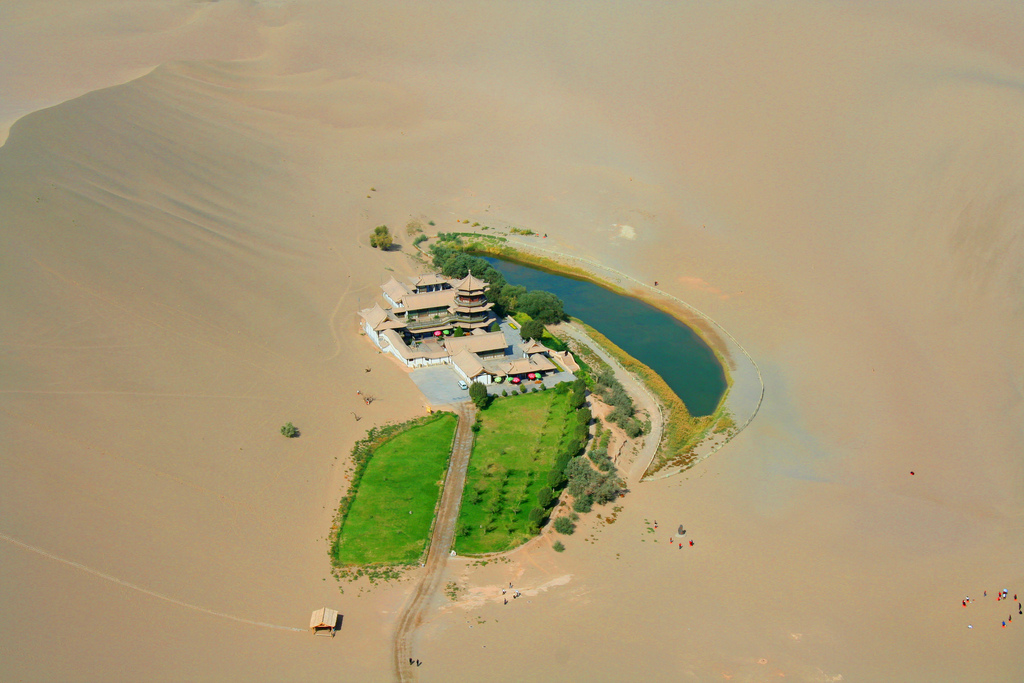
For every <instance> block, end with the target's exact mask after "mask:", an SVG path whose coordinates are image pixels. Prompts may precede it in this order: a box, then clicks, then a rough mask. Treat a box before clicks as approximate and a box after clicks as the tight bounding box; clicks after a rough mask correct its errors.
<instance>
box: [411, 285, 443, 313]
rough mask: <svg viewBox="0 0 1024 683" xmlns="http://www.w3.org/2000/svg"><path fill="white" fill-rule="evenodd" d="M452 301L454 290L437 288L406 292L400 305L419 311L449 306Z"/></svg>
mask: <svg viewBox="0 0 1024 683" xmlns="http://www.w3.org/2000/svg"><path fill="white" fill-rule="evenodd" d="M454 301H455V292H453V291H452V290H450V289H439V290H437V291H434V292H417V293H416V294H407V295H406V296H405V297H404V298H403V299H402V305H403V306H404V307H405V309H406V310H409V311H419V310H423V309H425V308H446V307H449V308H450V307H451V306H452V304H453V302H454Z"/></svg>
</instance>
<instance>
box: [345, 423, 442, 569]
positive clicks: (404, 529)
mask: <svg viewBox="0 0 1024 683" xmlns="http://www.w3.org/2000/svg"><path fill="white" fill-rule="evenodd" d="M456 423H457V418H456V417H455V415H453V414H452V413H435V414H434V415H431V416H427V417H423V418H419V419H416V420H412V421H410V422H407V423H404V424H401V425H386V426H384V427H378V428H374V429H371V430H370V432H369V433H368V434H367V436H366V438H365V439H363V440H361V441H359V442H357V443H356V445H355V447H354V448H353V449H352V459H353V462H354V467H355V469H354V472H353V476H352V484H351V485H350V487H349V491H348V493H347V494H346V495H345V497H344V498H342V500H341V505H340V507H339V509H338V516H337V518H336V520H335V525H334V527H333V528H332V537H331V559H332V561H333V563H334V565H335V566H336V567H346V566H351V565H374V564H392V565H400V564H412V563H415V562H418V561H419V559H420V558H421V557H422V555H423V552H424V550H425V549H426V546H427V541H428V539H429V537H430V530H431V525H432V523H433V520H434V512H435V509H436V507H437V501H438V498H439V495H440V492H441V485H442V484H443V481H444V474H445V469H446V468H447V465H448V458H449V456H450V454H451V446H452V439H453V438H454V435H455V426H456Z"/></svg>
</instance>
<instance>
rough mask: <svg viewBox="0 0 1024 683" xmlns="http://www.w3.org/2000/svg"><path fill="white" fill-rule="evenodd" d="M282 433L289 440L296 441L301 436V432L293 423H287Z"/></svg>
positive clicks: (282, 428)
mask: <svg viewBox="0 0 1024 683" xmlns="http://www.w3.org/2000/svg"><path fill="white" fill-rule="evenodd" d="M281 433H282V434H284V435H285V436H287V437H288V438H289V439H294V438H295V437H297V436H298V435H299V430H298V429H297V428H296V427H295V425H293V424H292V423H291V422H285V423H284V426H283V427H281Z"/></svg>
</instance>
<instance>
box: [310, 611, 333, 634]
mask: <svg viewBox="0 0 1024 683" xmlns="http://www.w3.org/2000/svg"><path fill="white" fill-rule="evenodd" d="M337 625H338V610H336V609H331V608H330V607H321V608H320V609H318V610H316V611H315V612H313V615H312V616H311V617H310V618H309V630H310V631H312V632H313V635H317V634H318V633H321V632H322V631H328V632H330V634H331V637H332V638H333V637H334V629H335V628H336V627H337Z"/></svg>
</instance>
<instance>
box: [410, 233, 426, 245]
mask: <svg viewBox="0 0 1024 683" xmlns="http://www.w3.org/2000/svg"><path fill="white" fill-rule="evenodd" d="M426 241H427V236H426V235H416V239H414V240H413V241H412V243H413V246H416V247H418V246H420V245H421V244H423V243H424V242H426Z"/></svg>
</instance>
